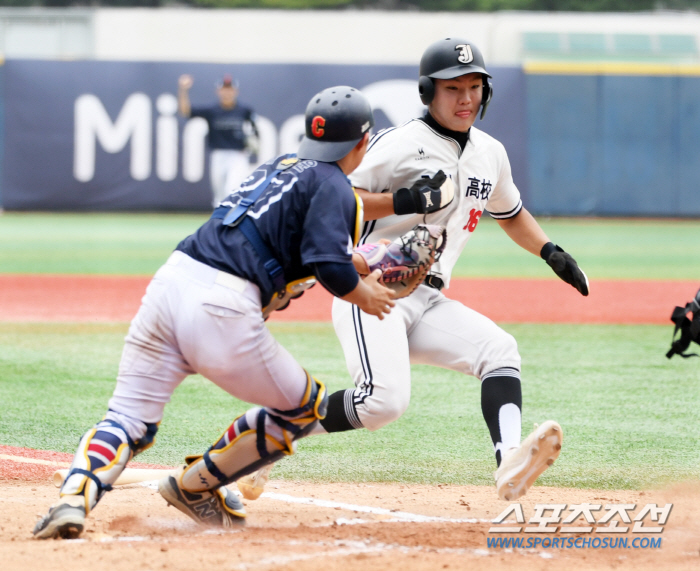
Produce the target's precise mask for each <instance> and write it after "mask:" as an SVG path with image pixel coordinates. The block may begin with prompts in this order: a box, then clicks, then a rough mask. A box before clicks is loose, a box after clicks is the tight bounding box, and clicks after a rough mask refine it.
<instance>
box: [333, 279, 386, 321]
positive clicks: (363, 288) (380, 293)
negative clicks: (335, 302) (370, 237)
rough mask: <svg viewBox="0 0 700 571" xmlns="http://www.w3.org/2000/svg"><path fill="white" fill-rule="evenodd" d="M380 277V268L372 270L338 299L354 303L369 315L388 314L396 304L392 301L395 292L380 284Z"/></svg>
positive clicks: (381, 316) (382, 317) (379, 316)
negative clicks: (352, 288)
mask: <svg viewBox="0 0 700 571" xmlns="http://www.w3.org/2000/svg"><path fill="white" fill-rule="evenodd" d="M381 277H382V272H381V270H375V271H373V272H372V273H371V274H369V275H368V276H365V277H363V278H362V279H360V281H359V282H358V284H357V287H355V289H354V290H352V291H351V292H350V293H349V294H347V295H345V296H343V297H342V298H340V299H342V300H344V301H349V302H350V303H354V304H355V305H356V306H357V307H359V308H360V309H361V310H362V311H364V312H365V313H368V314H369V315H374V316H375V317H378V318H379V319H380V320H381V319H384V314H389V313H390V312H391V308H392V307H394V305H396V303H395V302H394V301H393V300H394V298H395V297H396V294H395V293H394V292H393V291H392V290H390V289H389V288H388V287H385V286H384V285H383V284H382V282H381V281H380V279H381Z"/></svg>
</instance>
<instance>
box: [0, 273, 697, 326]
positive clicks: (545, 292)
mask: <svg viewBox="0 0 700 571" xmlns="http://www.w3.org/2000/svg"><path fill="white" fill-rule="evenodd" d="M149 279H150V278H148V277H126V276H63V275H9V274H5V275H0V321H93V322H99V321H103V322H104V321H131V319H132V318H133V316H134V314H135V313H136V310H137V309H138V307H139V303H140V300H141V297H142V296H143V294H144V291H145V289H146V286H147V285H148V282H149ZM697 288H698V284H697V283H696V282H691V281H624V280H593V281H592V282H591V294H590V295H589V296H588V297H585V298H584V297H582V296H581V295H579V294H578V292H576V290H574V289H573V288H572V287H570V286H568V285H566V284H564V283H562V282H561V281H559V280H556V279H554V280H523V279H456V280H453V281H452V284H451V287H450V289H448V290H445V293H446V295H447V296H448V297H450V298H452V299H457V300H459V301H461V302H463V303H464V304H465V305H467V306H469V307H471V308H472V309H475V310H476V311H479V312H480V313H483V314H484V315H487V316H489V317H490V318H491V319H493V320H494V321H496V322H511V323H635V324H663V325H668V324H670V321H669V317H670V315H671V311H672V309H673V307H674V306H676V305H681V304H685V303H686V302H687V301H689V300H690V299H692V297H693V296H694V294H695V292H696V291H697ZM330 307H331V296H330V294H329V293H327V292H326V291H325V290H324V289H323V288H322V287H320V286H317V287H314V288H313V289H311V290H310V291H308V292H307V293H306V294H304V296H303V297H302V298H301V299H299V300H296V301H294V302H293V303H292V304H291V305H290V307H289V308H288V309H286V310H284V311H278V312H276V313H275V314H274V315H273V316H272V317H271V320H272V321H330Z"/></svg>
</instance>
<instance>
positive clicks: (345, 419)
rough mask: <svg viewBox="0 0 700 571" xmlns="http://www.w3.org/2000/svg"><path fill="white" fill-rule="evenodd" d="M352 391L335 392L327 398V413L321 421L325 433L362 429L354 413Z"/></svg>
mask: <svg viewBox="0 0 700 571" xmlns="http://www.w3.org/2000/svg"><path fill="white" fill-rule="evenodd" d="M352 395H353V390H352V389H347V390H343V391H337V392H335V393H333V394H332V395H330V396H329V397H328V412H327V413H326V418H324V419H323V420H322V421H321V426H322V427H323V428H324V429H325V430H326V432H344V431H346V430H354V429H355V428H363V426H362V422H360V419H359V418H358V416H357V412H356V411H355V404H354V403H353V399H352Z"/></svg>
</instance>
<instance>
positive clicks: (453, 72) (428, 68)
mask: <svg viewBox="0 0 700 571" xmlns="http://www.w3.org/2000/svg"><path fill="white" fill-rule="evenodd" d="M468 73H480V74H481V77H483V79H484V89H483V92H482V96H481V119H483V118H484V115H485V114H486V108H487V107H488V106H489V103H490V102H491V97H492V96H493V85H492V84H491V75H490V74H489V72H487V71H486V66H485V64H484V56H482V55H481V52H480V51H479V48H477V47H476V46H475V45H474V44H473V43H471V42H469V40H465V39H463V38H445V39H444V40H440V41H437V42H435V43H434V44H430V45H429V46H428V48H427V49H426V50H425V51H424V52H423V57H421V58H420V78H419V79H418V92H419V93H420V100H421V101H422V102H423V103H424V104H425V105H430V102H431V101H432V100H433V98H434V97H435V82H434V81H433V80H434V79H453V78H455V77H459V76H460V75H466V74H468Z"/></svg>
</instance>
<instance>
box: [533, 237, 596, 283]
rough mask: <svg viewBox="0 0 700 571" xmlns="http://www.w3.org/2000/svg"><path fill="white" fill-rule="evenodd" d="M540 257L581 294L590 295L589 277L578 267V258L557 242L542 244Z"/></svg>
mask: <svg viewBox="0 0 700 571" xmlns="http://www.w3.org/2000/svg"><path fill="white" fill-rule="evenodd" d="M540 257H541V258H542V259H543V260H544V261H545V262H547V264H548V265H549V267H550V268H552V269H553V270H554V273H555V274H557V275H558V276H559V277H560V278H561V279H562V280H564V281H565V282H566V283H567V284H570V285H572V286H574V287H575V288H576V289H577V290H578V292H579V293H580V294H581V295H588V278H587V277H586V274H584V273H583V270H582V269H581V268H579V267H578V264H577V263H576V260H574V259H573V258H572V257H571V256H570V255H569V254H567V253H566V252H565V251H564V250H562V249H561V248H560V247H559V246H557V245H556V244H552V242H547V243H546V244H545V245H544V246H542V250H541V251H540Z"/></svg>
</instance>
